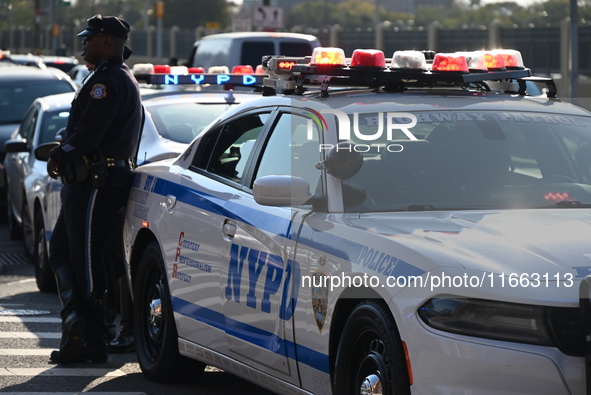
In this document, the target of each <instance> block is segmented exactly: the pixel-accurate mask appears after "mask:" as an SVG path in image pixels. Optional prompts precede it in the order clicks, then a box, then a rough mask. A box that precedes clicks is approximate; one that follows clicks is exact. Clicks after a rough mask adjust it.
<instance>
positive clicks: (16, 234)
mask: <svg viewBox="0 0 591 395" xmlns="http://www.w3.org/2000/svg"><path fill="white" fill-rule="evenodd" d="M6 215H7V222H8V236H9V237H10V238H11V239H12V240H21V239H22V238H23V230H22V228H21V226H20V224H19V223H18V221H17V220H16V218H15V217H14V213H13V212H12V202H11V201H10V194H9V192H8V188H7V189H6Z"/></svg>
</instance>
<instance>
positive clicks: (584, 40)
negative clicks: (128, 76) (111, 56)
mask: <svg viewBox="0 0 591 395" xmlns="http://www.w3.org/2000/svg"><path fill="white" fill-rule="evenodd" d="M578 30H579V73H580V74H581V75H587V76H591V26H580V27H579V29H578ZM203 32H204V29H202V28H198V29H195V30H181V29H178V28H173V29H166V30H163V33H162V51H161V52H162V53H161V57H160V59H156V56H157V53H156V34H157V33H156V29H154V28H150V29H149V30H147V31H146V30H142V31H133V32H132V34H131V35H130V46H131V47H132V49H133V51H134V59H138V58H140V59H146V58H147V59H154V61H167V60H168V59H169V58H171V57H175V58H178V59H181V60H182V59H186V58H187V57H188V55H189V52H190V50H191V46H192V44H193V43H194V42H195V40H196V39H197V38H198V37H200V36H201V35H203ZM76 33H77V31H75V30H73V29H72V28H68V27H63V28H62V29H61V30H60V35H59V37H57V41H58V43H57V48H58V51H59V52H60V53H59V54H66V55H77V54H78V53H79V51H80V39H79V38H77V37H76ZM436 33H437V34H436V35H435V36H433V33H432V32H431V33H430V30H429V29H415V30H403V29H401V30H398V29H396V28H388V29H384V30H383V31H382V32H381V34H382V35H383V41H382V43H383V44H382V48H379V49H382V50H384V52H385V53H386V56H388V57H389V56H391V55H392V53H393V52H394V51H395V50H397V49H434V50H437V51H439V52H454V51H466V50H479V49H485V48H490V42H491V32H490V29H455V30H454V29H443V28H439V29H437V31H436ZM311 34H315V35H316V36H317V37H318V38H319V40H320V42H321V43H322V45H324V46H339V47H341V48H343V49H344V50H345V54H347V55H350V54H351V53H352V52H353V50H354V49H356V48H376V42H377V39H376V31H374V30H373V29H337V30H334V29H333V28H324V29H315V30H311ZM430 34H431V35H430ZM563 36H564V34H563V33H562V32H561V28H559V27H543V28H528V29H512V28H511V29H509V28H499V29H498V42H497V46H498V47H502V48H511V49H517V50H519V51H521V54H522V56H523V60H524V62H525V64H526V65H527V67H530V68H531V69H532V70H533V71H534V72H535V73H536V74H551V73H560V72H561V69H560V68H561V45H564V44H563V43H564V39H563ZM433 37H435V38H433ZM54 45H55V44H54V43H52V39H51V38H50V30H49V29H46V30H44V31H42V32H41V47H42V53H44V54H50V52H51V48H53V46H54ZM433 46H435V47H436V48H433ZM0 48H2V49H10V50H11V51H12V52H14V53H28V52H31V51H32V48H33V31H32V29H26V28H19V29H14V30H13V31H12V32H11V31H9V30H0ZM562 53H563V52H562Z"/></svg>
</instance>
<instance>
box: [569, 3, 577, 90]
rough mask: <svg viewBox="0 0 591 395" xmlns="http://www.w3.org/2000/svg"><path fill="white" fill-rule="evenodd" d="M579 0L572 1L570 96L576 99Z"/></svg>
mask: <svg viewBox="0 0 591 395" xmlns="http://www.w3.org/2000/svg"><path fill="white" fill-rule="evenodd" d="M578 19H579V16H578V10H577V0H570V37H571V38H570V51H571V52H570V53H571V58H570V59H571V61H570V63H571V65H570V67H571V73H570V94H571V96H572V97H573V98H576V97H577V96H578V94H579V92H578V87H579V27H578V23H577V22H578Z"/></svg>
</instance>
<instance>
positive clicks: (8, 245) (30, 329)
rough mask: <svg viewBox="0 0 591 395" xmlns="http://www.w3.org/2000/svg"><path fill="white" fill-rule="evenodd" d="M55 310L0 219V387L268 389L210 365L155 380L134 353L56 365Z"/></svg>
mask: <svg viewBox="0 0 591 395" xmlns="http://www.w3.org/2000/svg"><path fill="white" fill-rule="evenodd" d="M59 311H60V302H59V299H58V296H57V294H45V293H41V292H39V290H38V289H37V286H36V284H35V279H34V271H33V265H32V264H30V263H29V261H28V259H27V258H26V256H25V255H24V250H23V247H22V244H21V243H20V242H14V241H11V240H9V237H8V230H7V226H6V221H5V220H3V219H2V220H0V392H7V393H12V394H31V393H35V394H37V395H39V394H40V393H44V394H45V393H52V394H53V395H56V394H74V393H80V392H88V391H92V392H94V393H103V394H113V395H117V394H125V395H134V394H158V395H160V394H200V395H213V394H216V395H220V394H221V395H224V394H241V395H242V394H244V395H248V394H253V395H254V394H257V395H268V394H271V393H270V392H268V391H266V390H263V389H262V388H260V387H258V386H256V385H253V384H251V383H249V382H247V381H244V380H242V379H240V378H238V377H236V376H233V375H230V374H228V373H226V372H224V371H221V370H219V369H216V368H212V367H208V368H207V370H206V372H205V373H204V374H203V376H201V378H199V379H197V380H195V379H193V378H191V377H172V378H171V382H170V383H167V384H162V383H155V382H152V381H149V380H147V379H146V378H145V377H144V376H143V375H142V373H141V370H140V368H139V365H138V364H137V359H136V355H135V353H128V354H116V355H110V356H109V360H108V361H107V362H106V363H102V364H76V365H71V366H68V367H64V366H60V365H57V364H55V363H53V362H51V361H50V360H49V354H50V352H51V350H53V349H55V348H57V347H58V345H59V338H60V322H61V320H60V318H59Z"/></svg>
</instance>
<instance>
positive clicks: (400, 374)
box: [334, 300, 410, 395]
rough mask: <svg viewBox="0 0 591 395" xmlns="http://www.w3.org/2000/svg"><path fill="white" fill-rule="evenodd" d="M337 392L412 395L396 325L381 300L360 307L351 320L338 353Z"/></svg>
mask: <svg viewBox="0 0 591 395" xmlns="http://www.w3.org/2000/svg"><path fill="white" fill-rule="evenodd" d="M334 393H335V394H339V395H355V394H357V395H359V394H384V395H386V394H388V395H398V394H410V383H409V377H408V370H407V366H406V358H405V355H404V349H403V346H402V341H401V340H400V335H399V334H398V330H397V328H396V323H395V322H394V319H393V318H392V316H391V315H390V313H389V311H388V310H387V309H386V308H384V306H383V305H382V304H380V303H378V302H377V301H372V300H370V301H364V302H362V303H360V304H358V305H357V306H356V307H355V309H354V310H353V312H352V313H351V315H350V316H349V318H348V319H347V322H346V324H345V327H344V329H343V335H342V336H341V339H340V341H339V348H338V350H337V356H336V364H335V372H334Z"/></svg>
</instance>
